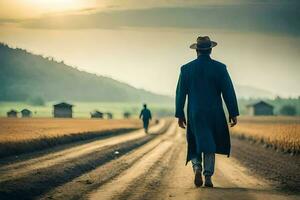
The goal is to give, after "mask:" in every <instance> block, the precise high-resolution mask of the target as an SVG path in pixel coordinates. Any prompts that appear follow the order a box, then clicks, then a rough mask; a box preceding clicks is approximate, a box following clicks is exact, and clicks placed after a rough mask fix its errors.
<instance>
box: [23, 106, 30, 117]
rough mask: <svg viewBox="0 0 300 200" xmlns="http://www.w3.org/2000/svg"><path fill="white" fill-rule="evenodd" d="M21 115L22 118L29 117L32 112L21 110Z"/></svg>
mask: <svg viewBox="0 0 300 200" xmlns="http://www.w3.org/2000/svg"><path fill="white" fill-rule="evenodd" d="M21 115H22V117H24V118H25V117H31V115H32V112H31V111H30V110H28V109H26V108H25V109H23V110H21Z"/></svg>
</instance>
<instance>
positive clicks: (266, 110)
mask: <svg viewBox="0 0 300 200" xmlns="http://www.w3.org/2000/svg"><path fill="white" fill-rule="evenodd" d="M247 109H248V114H249V115H251V116H261V115H274V112H273V110H274V106H272V105H271V104H269V103H267V102H265V101H259V102H257V103H253V104H249V105H247Z"/></svg>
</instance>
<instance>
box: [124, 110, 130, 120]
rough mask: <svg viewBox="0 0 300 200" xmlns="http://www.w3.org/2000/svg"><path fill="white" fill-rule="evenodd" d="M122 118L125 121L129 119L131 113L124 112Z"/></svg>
mask: <svg viewBox="0 0 300 200" xmlns="http://www.w3.org/2000/svg"><path fill="white" fill-rule="evenodd" d="M123 116H124V118H125V119H129V118H130V116H131V113H130V112H124V114H123Z"/></svg>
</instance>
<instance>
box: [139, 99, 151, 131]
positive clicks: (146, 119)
mask: <svg viewBox="0 0 300 200" xmlns="http://www.w3.org/2000/svg"><path fill="white" fill-rule="evenodd" d="M143 107H144V108H143V109H142V111H141V114H140V119H142V120H143V125H144V129H145V133H148V127H149V121H150V120H151V119H152V116H151V111H150V110H149V109H148V108H147V104H144V105H143Z"/></svg>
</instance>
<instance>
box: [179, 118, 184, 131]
mask: <svg viewBox="0 0 300 200" xmlns="http://www.w3.org/2000/svg"><path fill="white" fill-rule="evenodd" d="M178 125H179V127H180V128H183V129H185V127H186V120H185V118H179V119H178Z"/></svg>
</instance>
